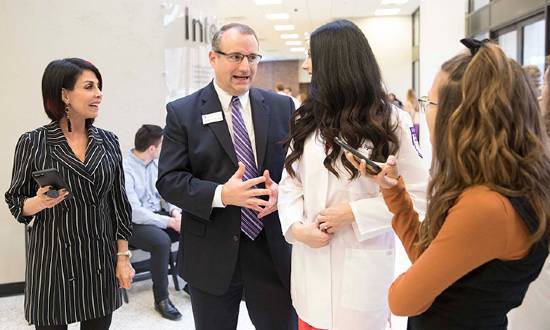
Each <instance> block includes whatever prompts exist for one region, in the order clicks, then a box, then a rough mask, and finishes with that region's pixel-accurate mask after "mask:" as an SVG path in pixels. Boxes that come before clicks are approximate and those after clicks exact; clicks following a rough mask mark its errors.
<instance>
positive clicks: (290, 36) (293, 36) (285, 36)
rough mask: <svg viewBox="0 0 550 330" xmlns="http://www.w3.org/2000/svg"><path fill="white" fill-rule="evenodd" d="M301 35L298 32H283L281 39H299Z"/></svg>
mask: <svg viewBox="0 0 550 330" xmlns="http://www.w3.org/2000/svg"><path fill="white" fill-rule="evenodd" d="M299 37H300V36H299V35H298V34H296V33H284V34H281V39H298V38H299Z"/></svg>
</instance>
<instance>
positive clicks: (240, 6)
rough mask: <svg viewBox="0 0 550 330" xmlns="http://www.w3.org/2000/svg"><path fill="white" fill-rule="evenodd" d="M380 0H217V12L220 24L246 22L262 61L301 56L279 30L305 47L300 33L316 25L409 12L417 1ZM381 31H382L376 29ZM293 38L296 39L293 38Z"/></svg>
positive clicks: (313, 28) (408, 13)
mask: <svg viewBox="0 0 550 330" xmlns="http://www.w3.org/2000/svg"><path fill="white" fill-rule="evenodd" d="M381 2H382V0H339V1H338V0H292V1H290V0H282V3H281V4H278V5H263V6H259V5H256V3H255V1H254V0H218V1H217V7H218V8H217V9H218V10H217V12H218V15H219V16H218V19H219V22H220V23H221V24H223V23H229V22H240V23H245V24H248V25H250V26H251V27H252V28H254V30H255V31H256V33H257V34H258V38H259V39H260V48H261V53H262V55H264V60H281V59H303V58H304V57H305V55H304V53H303V52H291V51H290V48H291V47H300V46H287V45H285V41H286V40H283V39H281V34H283V33H297V34H299V39H297V40H301V41H302V47H305V46H304V44H305V36H304V33H310V32H312V31H313V30H315V28H317V27H319V26H320V25H322V24H324V23H327V22H330V21H332V20H335V19H338V18H348V19H359V18H364V17H372V16H374V12H375V10H376V9H380V8H400V12H399V14H398V15H411V14H412V13H413V12H414V11H415V10H416V9H417V8H418V5H419V0H409V1H407V3H405V4H402V5H381ZM271 13H287V14H288V15H289V16H290V17H289V19H285V20H268V19H267V18H266V17H265V15H266V14H271ZM277 24H292V25H294V26H295V30H294V31H285V32H279V31H275V29H274V25H277ZM380 32H381V33H383V31H380ZM293 40H296V39H293Z"/></svg>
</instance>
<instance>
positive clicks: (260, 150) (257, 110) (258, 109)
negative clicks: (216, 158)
mask: <svg viewBox="0 0 550 330" xmlns="http://www.w3.org/2000/svg"><path fill="white" fill-rule="evenodd" d="M249 95H250V108H251V110H252V122H253V123H254V136H255V140H256V154H257V155H256V157H257V159H258V172H259V173H258V175H262V172H263V171H262V169H263V168H264V167H263V163H264V160H265V154H266V151H267V133H268V128H269V112H270V109H269V107H268V106H267V105H266V104H265V102H264V97H263V96H262V94H261V93H260V91H259V90H257V89H255V88H252V89H250V94H249Z"/></svg>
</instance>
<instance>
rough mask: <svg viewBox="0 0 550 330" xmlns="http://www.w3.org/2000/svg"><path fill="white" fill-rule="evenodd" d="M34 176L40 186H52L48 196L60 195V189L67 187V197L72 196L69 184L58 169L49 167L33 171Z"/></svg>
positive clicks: (47, 193)
mask: <svg viewBox="0 0 550 330" xmlns="http://www.w3.org/2000/svg"><path fill="white" fill-rule="evenodd" d="M32 177H33V179H34V180H35V181H36V183H38V185H39V186H40V187H45V186H50V189H49V190H48V191H47V192H46V195H47V196H48V197H50V198H57V197H59V190H61V189H65V190H66V191H67V192H68V195H67V197H66V198H69V197H71V192H70V190H69V186H68V185H67V183H65V181H64V180H63V178H62V177H61V175H60V174H59V172H58V171H57V170H56V169H54V168H48V169H45V170H41V171H34V172H32Z"/></svg>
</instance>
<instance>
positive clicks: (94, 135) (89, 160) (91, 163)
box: [84, 126, 105, 175]
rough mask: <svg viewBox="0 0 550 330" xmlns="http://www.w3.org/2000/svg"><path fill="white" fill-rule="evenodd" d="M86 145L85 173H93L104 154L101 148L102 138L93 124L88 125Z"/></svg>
mask: <svg viewBox="0 0 550 330" xmlns="http://www.w3.org/2000/svg"><path fill="white" fill-rule="evenodd" d="M88 139H89V140H88V147H87V149H86V159H85V160H84V164H85V166H86V169H87V173H89V174H90V175H93V174H94V172H95V170H96V169H97V168H98V166H99V164H101V160H102V159H103V157H104V156H105V150H104V148H103V138H102V137H101V135H100V134H99V132H98V129H97V128H95V127H94V126H92V127H90V129H89V131H88Z"/></svg>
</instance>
